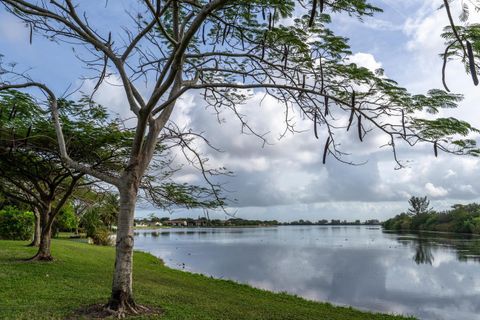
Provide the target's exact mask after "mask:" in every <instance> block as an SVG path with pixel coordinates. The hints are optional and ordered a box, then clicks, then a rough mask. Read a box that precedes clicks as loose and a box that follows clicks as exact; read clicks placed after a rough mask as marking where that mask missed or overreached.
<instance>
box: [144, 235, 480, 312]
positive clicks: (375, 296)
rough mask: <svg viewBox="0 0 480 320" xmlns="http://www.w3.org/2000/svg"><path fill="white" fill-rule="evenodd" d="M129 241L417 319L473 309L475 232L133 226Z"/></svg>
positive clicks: (211, 271) (237, 276)
mask: <svg viewBox="0 0 480 320" xmlns="http://www.w3.org/2000/svg"><path fill="white" fill-rule="evenodd" d="M144 234H147V236H144ZM154 234H156V235H154ZM159 236H160V237H159ZM135 241H136V244H135V246H136V248H137V249H140V250H144V251H149V252H151V253H153V254H155V255H157V256H159V257H161V258H162V259H164V261H165V262H166V264H167V265H169V266H172V267H175V268H180V269H183V268H184V269H186V270H189V271H193V272H199V273H203V274H206V275H211V276H214V277H217V278H228V279H233V280H236V281H240V282H244V283H249V284H251V285H254V286H257V287H260V288H264V289H269V290H274V291H287V292H291V293H294V294H297V295H301V296H303V297H306V298H309V299H315V300H327V301H330V302H333V303H337V304H345V305H352V306H356V307H359V308H364V309H369V310H376V311H386V312H394V313H402V314H412V315H416V316H418V317H420V318H422V319H478V317H477V314H478V313H479V312H480V304H478V303H476V302H477V301H478V300H479V298H480V268H479V265H478V264H477V262H478V261H480V260H479V258H478V257H479V255H478V253H480V239H478V238H465V237H453V236H439V235H433V234H420V235H415V234H394V233H382V231H381V230H379V229H378V228H373V229H372V228H371V227H358V226H354V227H344V226H342V227H328V226H309V227H305V226H298V227H297V226H295V227H293V226H291V227H278V228H238V229H208V228H202V229H168V230H159V231H150V232H149V231H141V232H139V233H138V234H137V236H136V239H135Z"/></svg>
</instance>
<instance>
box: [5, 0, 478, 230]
mask: <svg viewBox="0 0 480 320" xmlns="http://www.w3.org/2000/svg"><path fill="white" fill-rule="evenodd" d="M372 2H373V4H375V5H377V6H379V7H381V8H383V9H384V12H383V13H381V14H377V15H375V17H373V18H365V19H364V21H363V22H360V21H358V20H356V19H354V18H351V17H348V16H343V15H341V16H339V15H333V23H332V26H331V27H332V28H333V29H334V30H335V31H336V33H337V34H338V35H342V36H346V37H348V38H350V45H351V47H352V51H353V55H352V56H351V57H350V60H351V61H352V62H355V63H357V64H359V65H361V66H364V67H367V68H370V69H377V68H379V67H381V68H383V69H385V73H386V75H387V76H388V77H389V78H392V79H394V80H396V81H397V82H399V84H400V85H402V86H404V87H406V88H407V89H409V90H410V91H411V92H413V93H425V92H426V91H427V90H428V89H431V88H442V84H441V65H442V60H441V59H440V57H439V53H441V52H442V51H443V49H444V46H443V40H442V39H441V37H440V33H441V31H442V28H443V26H445V25H447V23H448V21H447V17H446V14H445V12H444V11H442V10H437V9H438V7H439V6H440V4H441V3H442V1H440V0H436V1H432V0H403V1H396V0H382V1H380V0H375V1H372ZM126 3H128V4H126ZM132 3H133V2H126V1H118V2H114V4H112V2H111V3H110V4H109V6H108V10H105V11H99V12H97V13H96V14H95V15H96V16H95V18H97V19H96V21H98V25H97V26H98V28H99V29H101V28H105V27H111V26H118V25H120V24H122V22H124V21H126V20H122V19H126V15H125V14H124V11H125V9H128V8H129V6H130V7H131V6H132ZM471 18H472V21H477V22H478V21H480V15H479V14H477V13H475V12H472V17H471ZM0 53H1V54H3V55H5V58H4V60H5V61H15V62H17V63H18V65H17V67H19V68H21V69H30V68H31V69H30V71H29V73H30V74H31V75H32V77H34V78H35V77H37V78H40V79H42V80H43V82H45V83H47V84H48V85H49V86H51V87H52V88H54V89H55V90H56V91H57V92H60V93H62V92H63V91H65V90H67V88H68V87H69V86H73V87H75V86H79V85H80V84H82V89H83V90H87V91H88V89H89V88H93V86H94V85H95V84H94V82H92V81H89V80H86V81H83V82H82V81H81V80H80V79H81V76H82V75H85V74H86V73H87V71H86V70H85V69H83V68H82V66H81V63H79V61H78V60H77V59H76V58H75V56H74V53H73V51H72V48H71V47H69V46H66V45H65V44H56V43H53V42H50V41H46V40H45V39H43V38H41V37H40V36H39V35H34V38H33V43H32V44H31V45H30V44H29V31H28V29H27V28H25V26H24V25H22V24H21V23H20V22H19V21H17V20H16V19H15V18H14V17H12V16H10V15H8V14H7V13H6V12H5V11H4V9H3V8H0ZM447 76H448V78H447V79H448V84H449V87H450V89H451V90H452V91H453V92H455V93H461V94H463V95H464V97H465V99H464V101H463V102H462V103H461V106H460V108H459V109H457V110H448V111H444V112H442V113H440V115H439V116H455V117H458V118H460V119H463V120H467V121H469V122H470V123H471V124H473V125H475V126H477V127H480V118H479V116H478V115H479V110H478V108H479V107H480V106H478V105H477V104H478V101H480V91H479V88H477V87H475V86H474V85H473V84H472V81H471V79H470V77H469V76H468V75H467V74H465V72H464V69H463V67H462V66H461V65H459V64H455V63H451V64H450V65H449V66H448V68H447ZM108 80H109V81H108V82H109V83H110V85H109V84H104V85H102V87H101V88H100V90H99V92H98V93H97V95H96V97H95V100H96V101H97V102H99V103H101V104H103V105H104V106H106V107H107V108H109V110H111V111H112V112H115V113H118V114H120V115H121V116H122V117H125V118H126V117H129V116H130V114H129V111H128V106H127V105H126V103H125V96H124V94H123V92H122V88H120V87H118V86H115V84H118V83H119V81H118V79H115V77H110V78H109V79H108ZM241 109H242V111H243V112H244V114H245V115H246V116H247V119H248V121H249V123H250V125H251V126H252V127H254V128H255V129H256V130H257V131H258V132H268V135H267V139H268V142H269V144H268V145H265V146H263V143H262V141H260V140H259V139H258V138H257V137H254V136H251V135H245V134H241V128H240V123H239V122H238V120H236V119H234V117H233V116H232V114H229V113H227V112H225V113H223V114H222V121H221V123H219V122H218V121H217V118H216V115H215V114H214V113H213V112H212V110H210V109H208V108H205V106H204V105H203V103H202V101H201V99H199V97H197V96H196V95H195V94H188V95H186V96H184V97H183V98H182V99H181V101H179V103H178V106H177V108H176V109H175V111H174V115H173V120H174V121H175V122H176V123H177V124H179V125H180V126H182V127H187V128H191V129H193V130H194V131H196V132H203V133H204V135H205V136H206V137H208V139H209V141H210V142H211V143H212V144H213V145H214V146H216V147H218V148H220V149H221V150H222V152H217V151H214V150H211V149H208V148H204V149H202V151H203V152H204V153H205V155H206V156H207V157H208V158H209V162H208V163H209V165H210V166H212V167H223V166H224V167H226V168H228V169H229V170H232V171H233V172H234V173H235V174H234V176H233V177H229V178H222V179H223V180H222V182H224V183H225V186H226V188H227V189H228V190H229V192H228V194H227V196H228V197H230V198H235V199H237V200H236V201H235V202H234V203H232V205H231V206H230V207H229V208H228V212H229V213H230V214H235V215H236V216H237V217H240V218H245V219H277V220H280V221H291V220H297V219H308V220H312V221H316V220H320V219H342V220H343V219H347V220H356V219H360V220H366V219H374V218H375V219H381V220H384V219H387V218H389V217H392V216H394V215H395V214H397V213H400V212H402V211H405V210H406V209H407V207H408V203H407V200H408V199H409V198H410V197H411V196H413V195H415V196H423V195H426V196H428V197H429V198H430V199H431V200H432V202H431V204H432V206H433V208H434V209H437V210H444V209H447V208H449V207H450V206H451V205H452V204H454V203H469V202H473V201H479V197H480V179H478V173H479V172H480V162H479V160H478V159H475V158H471V157H459V156H453V155H448V154H445V153H440V155H439V157H438V158H435V157H434V155H433V150H432V146H429V145H423V146H417V147H415V148H402V150H401V152H400V158H401V159H402V160H405V161H409V162H408V166H407V168H404V169H401V170H395V167H396V166H395V163H394V161H393V157H392V154H391V152H390V151H389V150H388V149H385V148H379V146H380V145H382V141H384V137H381V136H375V135H369V136H368V137H367V138H366V141H365V142H364V143H362V144H360V143H358V141H356V139H355V138H354V137H353V136H349V135H345V137H343V138H342V144H343V146H346V147H348V150H349V151H351V152H352V159H353V160H355V161H357V162H363V161H367V162H366V164H365V165H362V166H349V165H346V164H343V163H340V162H337V161H335V160H334V159H333V158H331V159H330V158H329V159H328V161H327V164H326V165H323V164H322V153H323V147H324V145H323V141H322V140H321V139H320V140H316V139H315V137H314V135H313V132H312V130H311V124H307V123H299V128H300V129H305V132H301V133H298V134H287V135H286V136H285V137H284V138H283V139H279V136H280V133H281V132H283V130H284V126H283V122H282V118H283V113H282V112H279V110H282V108H281V106H279V105H278V104H277V103H276V102H275V101H274V100H273V99H268V98H267V99H263V100H262V95H261V94H256V95H255V96H254V97H253V98H252V99H251V100H249V101H248V103H247V104H245V105H244V106H242V107H241ZM176 181H178V182H188V183H202V178H201V177H200V174H199V172H197V171H195V170H193V169H191V168H188V167H187V168H184V170H182V171H181V172H180V173H179V174H178V175H177V176H176ZM150 213H155V214H156V215H158V216H169V215H171V217H172V218H173V217H180V216H182V217H185V216H191V217H197V216H198V215H203V213H202V212H200V211H196V210H192V211H186V210H180V209H178V210H174V211H173V212H162V211H160V210H158V209H155V208H153V207H151V206H150V205H148V204H146V203H143V204H139V206H138V207H137V213H136V214H137V216H139V217H140V216H146V215H148V214H150ZM210 217H211V218H213V217H215V218H225V217H226V216H225V214H224V213H222V212H217V213H216V212H212V213H211V214H210Z"/></svg>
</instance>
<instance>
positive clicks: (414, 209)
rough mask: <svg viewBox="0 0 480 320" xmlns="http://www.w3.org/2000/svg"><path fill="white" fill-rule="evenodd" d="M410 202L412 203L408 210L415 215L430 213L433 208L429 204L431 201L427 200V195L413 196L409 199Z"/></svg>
mask: <svg viewBox="0 0 480 320" xmlns="http://www.w3.org/2000/svg"><path fill="white" fill-rule="evenodd" d="M408 204H409V205H410V207H411V208H410V209H408V212H409V213H411V214H414V215H422V214H427V213H429V212H430V211H431V210H432V209H430V208H429V207H428V206H429V205H430V201H429V200H427V197H426V196H425V197H423V198H422V197H415V196H413V197H411V198H410V199H409V200H408Z"/></svg>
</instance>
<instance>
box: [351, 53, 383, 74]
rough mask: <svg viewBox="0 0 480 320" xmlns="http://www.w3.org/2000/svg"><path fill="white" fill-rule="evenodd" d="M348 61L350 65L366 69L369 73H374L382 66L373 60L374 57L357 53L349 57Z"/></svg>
mask: <svg viewBox="0 0 480 320" xmlns="http://www.w3.org/2000/svg"><path fill="white" fill-rule="evenodd" d="M348 60H349V61H350V62H351V63H355V64H357V65H359V66H361V67H364V68H367V69H369V70H371V71H375V70H377V69H380V68H381V67H382V64H381V63H380V62H378V61H376V60H375V57H374V56H373V55H372V54H370V53H364V52H357V53H355V54H353V55H351V56H350V57H349V58H348Z"/></svg>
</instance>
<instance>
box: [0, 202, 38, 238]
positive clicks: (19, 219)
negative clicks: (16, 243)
mask: <svg viewBox="0 0 480 320" xmlns="http://www.w3.org/2000/svg"><path fill="white" fill-rule="evenodd" d="M34 223H35V216H34V215H33V213H32V212H29V211H22V210H19V209H17V208H15V207H11V206H9V207H5V208H4V209H3V210H0V239H3V240H30V239H31V238H32V234H33V226H34Z"/></svg>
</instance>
